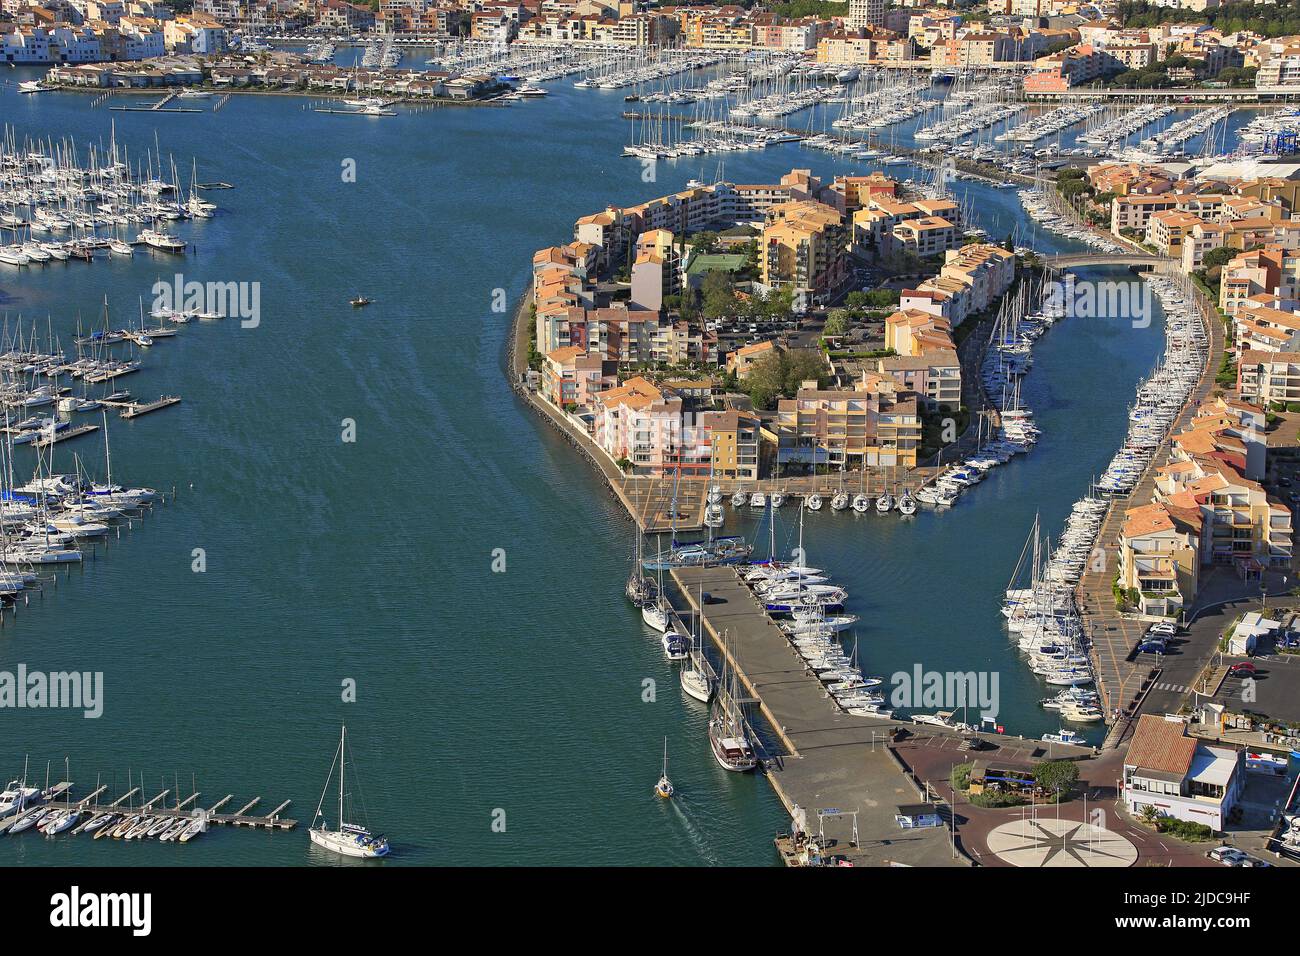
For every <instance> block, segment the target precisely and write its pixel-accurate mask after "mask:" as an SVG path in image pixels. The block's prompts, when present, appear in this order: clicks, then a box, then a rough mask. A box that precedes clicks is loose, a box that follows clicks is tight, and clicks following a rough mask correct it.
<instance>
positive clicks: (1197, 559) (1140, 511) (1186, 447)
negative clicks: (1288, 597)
mask: <svg viewBox="0 0 1300 956" xmlns="http://www.w3.org/2000/svg"><path fill="white" fill-rule="evenodd" d="M1263 429H1264V412H1263V410H1262V409H1260V408H1258V407H1256V406H1253V405H1250V404H1248V403H1247V402H1244V401H1233V400H1228V399H1225V398H1215V399H1210V400H1207V401H1206V402H1205V403H1203V404H1202V405H1201V406H1200V407H1199V408H1198V409H1197V412H1196V415H1195V417H1194V418H1193V419H1192V422H1191V423H1190V425H1189V426H1188V427H1187V428H1186V429H1184V430H1183V431H1181V432H1178V433H1176V434H1175V435H1174V436H1173V441H1172V447H1171V454H1170V459H1169V461H1168V462H1167V463H1166V464H1165V465H1163V466H1161V467H1160V468H1159V469H1157V471H1156V479H1155V493H1154V498H1153V500H1152V501H1151V502H1150V503H1149V504H1146V505H1141V506H1137V507H1133V508H1129V509H1127V510H1126V511H1125V520H1124V524H1123V527H1122V529H1121V532H1120V537H1119V578H1118V581H1117V582H1116V583H1117V585H1118V586H1119V587H1120V588H1121V589H1122V590H1124V591H1126V592H1130V593H1132V592H1136V593H1137V595H1138V599H1137V601H1136V603H1137V605H1138V608H1139V610H1141V611H1142V612H1143V613H1145V614H1156V615H1166V616H1169V615H1176V614H1178V613H1179V612H1180V611H1181V610H1183V609H1184V608H1187V607H1189V606H1190V605H1191V604H1192V602H1193V601H1194V600H1195V597H1196V593H1197V590H1198V588H1199V585H1200V578H1201V574H1202V570H1203V569H1204V568H1205V567H1208V566H1211V565H1227V566H1230V567H1233V568H1234V569H1235V570H1236V572H1237V573H1238V574H1239V575H1240V576H1242V577H1244V578H1255V577H1258V576H1259V574H1260V573H1261V572H1262V571H1263V570H1265V569H1267V568H1277V567H1289V566H1290V563H1291V553H1292V541H1291V534H1292V522H1291V510H1290V508H1289V507H1287V506H1286V505H1285V504H1283V503H1282V502H1279V501H1275V500H1273V499H1271V498H1270V497H1269V496H1268V494H1267V492H1265V490H1264V488H1263V486H1262V485H1261V484H1260V479H1262V478H1263V476H1264V467H1265V453H1266V449H1265V440H1264V438H1263V434H1264V432H1263Z"/></svg>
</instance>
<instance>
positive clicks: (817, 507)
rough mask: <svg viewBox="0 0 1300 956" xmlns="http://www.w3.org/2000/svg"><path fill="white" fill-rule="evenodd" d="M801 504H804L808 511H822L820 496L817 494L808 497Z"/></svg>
mask: <svg viewBox="0 0 1300 956" xmlns="http://www.w3.org/2000/svg"><path fill="white" fill-rule="evenodd" d="M803 503H804V507H805V508H807V509H808V510H809V511H821V510H822V496H821V495H819V494H815V493H814V494H811V495H809V496H808V497H807V498H805V499H804V500H803Z"/></svg>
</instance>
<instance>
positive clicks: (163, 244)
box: [139, 229, 185, 253]
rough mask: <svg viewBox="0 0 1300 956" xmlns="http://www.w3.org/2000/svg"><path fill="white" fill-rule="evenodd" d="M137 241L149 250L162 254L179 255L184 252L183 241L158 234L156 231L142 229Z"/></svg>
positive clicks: (169, 235) (161, 233) (166, 234)
mask: <svg viewBox="0 0 1300 956" xmlns="http://www.w3.org/2000/svg"><path fill="white" fill-rule="evenodd" d="M139 239H140V241H141V242H143V243H144V244H145V245H146V246H148V247H149V248H151V249H158V250H160V251H162V252H173V253H180V252H184V251H185V241H184V240H183V239H178V238H176V237H175V236H173V235H171V234H169V233H165V232H159V231H158V230H156V229H143V230H141V231H140V236H139Z"/></svg>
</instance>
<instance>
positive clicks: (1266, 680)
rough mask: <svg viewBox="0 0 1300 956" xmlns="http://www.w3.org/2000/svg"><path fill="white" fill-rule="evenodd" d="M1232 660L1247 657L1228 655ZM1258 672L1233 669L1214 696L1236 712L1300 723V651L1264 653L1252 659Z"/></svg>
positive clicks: (1251, 661) (1295, 723)
mask: <svg viewBox="0 0 1300 956" xmlns="http://www.w3.org/2000/svg"><path fill="white" fill-rule="evenodd" d="M1225 660H1226V661H1227V662H1228V663H1234V662H1246V659H1245V658H1236V657H1230V658H1225ZM1246 663H1249V664H1251V665H1252V666H1253V667H1254V672H1253V673H1251V672H1248V671H1244V670H1243V671H1240V672H1238V673H1231V672H1230V673H1229V674H1228V676H1227V677H1225V678H1224V679H1223V683H1222V684H1221V685H1220V686H1219V690H1218V693H1216V694H1215V695H1214V700H1215V701H1216V702H1218V703H1221V704H1223V705H1224V706H1225V707H1227V708H1228V709H1229V710H1230V711H1232V712H1234V713H1241V714H1248V715H1250V716H1252V717H1255V718H1256V720H1260V719H1265V718H1266V719H1267V720H1269V721H1273V722H1276V723H1279V724H1283V725H1285V726H1290V727H1295V726H1300V655H1296V654H1260V655H1257V656H1255V657H1252V658H1251V659H1250V660H1249V661H1248V662H1246Z"/></svg>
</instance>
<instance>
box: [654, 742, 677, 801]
mask: <svg viewBox="0 0 1300 956" xmlns="http://www.w3.org/2000/svg"><path fill="white" fill-rule="evenodd" d="M672 795H673V782H672V781H671V780H669V779H668V738H667V737H665V738H664V772H663V775H662V776H660V778H659V782H658V783H656V784H655V796H657V797H663V798H664V799H665V800H669V799H671V798H672Z"/></svg>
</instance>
